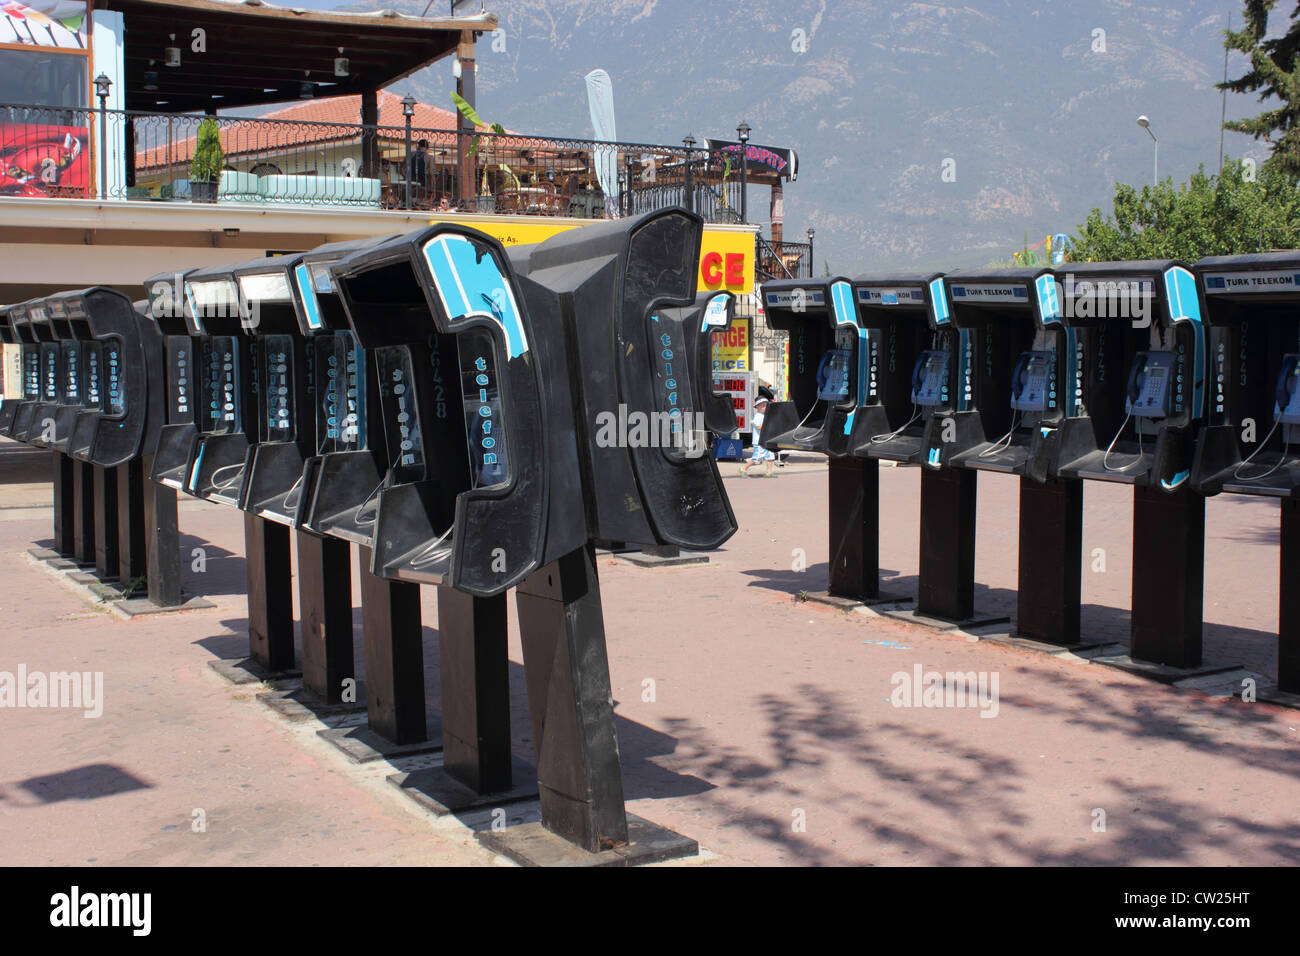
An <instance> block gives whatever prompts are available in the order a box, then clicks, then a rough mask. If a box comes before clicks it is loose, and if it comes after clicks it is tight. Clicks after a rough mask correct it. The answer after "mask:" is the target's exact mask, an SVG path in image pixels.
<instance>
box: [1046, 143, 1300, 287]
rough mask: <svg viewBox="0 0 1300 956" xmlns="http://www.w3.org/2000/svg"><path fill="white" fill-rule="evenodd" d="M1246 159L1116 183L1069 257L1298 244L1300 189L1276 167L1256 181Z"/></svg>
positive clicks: (1232, 251) (1164, 255)
mask: <svg viewBox="0 0 1300 956" xmlns="http://www.w3.org/2000/svg"><path fill="white" fill-rule="evenodd" d="M1252 178H1254V177H1252V176H1251V168H1250V166H1249V165H1247V164H1243V163H1240V162H1236V161H1233V160H1226V161H1225V162H1224V166H1223V172H1222V174H1220V175H1218V176H1214V175H1206V173H1205V167H1204V166H1203V165H1202V166H1201V167H1200V168H1199V169H1198V170H1197V172H1196V173H1195V174H1194V175H1193V176H1192V177H1191V179H1189V180H1188V181H1187V182H1186V183H1182V184H1181V185H1177V186H1176V185H1175V184H1174V181H1173V179H1172V178H1167V179H1165V180H1164V181H1162V182H1161V183H1159V184H1158V185H1156V186H1143V187H1142V189H1141V191H1140V192H1139V191H1138V190H1136V189H1134V188H1133V187H1132V186H1129V185H1126V184H1123V183H1119V184H1117V185H1116V186H1115V205H1114V211H1113V213H1111V214H1106V213H1103V212H1102V210H1101V209H1093V210H1092V212H1090V213H1089V214H1088V220H1087V222H1085V223H1084V224H1083V225H1081V226H1080V227H1079V236H1078V238H1077V239H1075V240H1074V250H1073V252H1072V254H1071V255H1070V259H1071V260H1072V261H1074V262H1084V261H1091V262H1112V261H1118V260H1125V259H1182V260H1184V261H1186V262H1195V261H1196V260H1197V259H1200V258H1201V257H1202V256H1214V255H1236V254H1241V253H1247V252H1259V251H1261V250H1266V249H1292V248H1296V247H1297V246H1298V245H1300V193H1297V191H1296V188H1295V186H1294V185H1293V184H1292V183H1291V180H1290V179H1289V178H1288V177H1287V175H1286V174H1285V173H1284V172H1283V171H1282V170H1281V169H1279V168H1277V167H1271V166H1269V165H1267V164H1266V165H1265V166H1264V167H1262V168H1261V169H1260V171H1259V175H1258V177H1257V178H1255V181H1252Z"/></svg>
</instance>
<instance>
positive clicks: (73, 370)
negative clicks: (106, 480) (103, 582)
mask: <svg viewBox="0 0 1300 956" xmlns="http://www.w3.org/2000/svg"><path fill="white" fill-rule="evenodd" d="M27 321H28V323H29V325H30V326H31V328H32V330H33V331H34V332H35V334H36V338H37V339H38V340H39V342H40V389H39V396H40V397H39V400H38V401H37V402H36V404H35V405H34V406H33V407H32V409H31V412H30V418H29V419H28V420H27V423H26V430H25V434H24V435H23V436H21V438H22V440H24V441H26V442H27V443H28V444H29V445H33V446H35V447H37V448H49V449H51V450H52V451H53V452H54V462H55V464H54V468H55V481H54V491H55V496H56V500H57V499H59V498H62V497H64V496H66V501H67V502H68V503H70V504H71V508H72V557H73V558H74V560H76V561H77V562H78V563H79V564H83V565H93V564H95V563H96V557H97V554H96V537H95V522H96V512H97V509H96V507H95V493H94V489H95V471H94V469H93V468H92V467H91V466H90V465H89V464H87V463H85V462H80V461H76V460H74V459H73V458H72V457H71V456H69V455H68V454H67V446H68V439H69V438H70V437H71V432H72V426H73V425H74V424H75V422H76V419H77V415H78V414H79V413H80V412H81V410H82V404H81V403H82V389H83V385H84V382H83V379H82V374H81V361H82V348H81V345H82V343H81V342H80V341H79V340H78V338H77V335H78V334H83V335H86V336H87V337H88V332H85V331H84V329H83V328H82V327H83V326H84V318H83V320H82V321H79V322H78V323H77V326H78V328H77V329H76V330H74V329H73V327H72V325H71V323H69V322H68V321H67V316H66V312H65V308H64V305H63V303H62V302H61V301H59V300H57V298H50V299H35V300H32V301H31V302H29V303H27ZM68 474H70V475H71V477H70V480H65V479H67V477H68ZM69 487H70V488H71V491H68V488H69ZM57 511H58V509H57V508H56V512H57ZM57 523H58V517H57V514H56V524H57ZM65 523H66V522H65ZM56 537H58V530H57V528H56Z"/></svg>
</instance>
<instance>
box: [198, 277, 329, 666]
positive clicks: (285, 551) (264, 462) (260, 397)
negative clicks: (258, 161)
mask: <svg viewBox="0 0 1300 956" xmlns="http://www.w3.org/2000/svg"><path fill="white" fill-rule="evenodd" d="M298 261H299V257H298V256H277V257H263V258H261V259H255V260H252V261H250V262H247V263H244V264H241V265H237V266H234V267H233V268H232V269H230V275H231V276H232V277H233V279H234V284H235V288H236V291H237V295H238V303H239V308H238V313H239V317H240V320H241V326H240V332H241V334H240V336H239V339H238V340H237V341H235V342H234V344H233V346H232V348H233V354H235V356H236V363H237V364H238V362H239V361H241V359H242V360H243V361H246V362H247V363H248V364H247V365H246V366H245V368H246V371H245V373H244V375H245V377H246V380H247V382H248V383H251V387H250V386H248V385H241V383H240V382H239V375H238V374H236V376H235V380H234V382H233V383H231V382H229V381H227V382H225V383H223V387H226V388H228V387H229V385H230V384H233V386H234V391H235V393H236V394H237V395H240V396H242V402H243V405H242V408H237V410H236V412H235V418H234V419H233V420H232V421H233V422H234V429H233V430H232V431H230V432H229V433H227V434H226V435H223V436H220V437H218V436H208V435H203V436H200V438H199V448H200V451H201V453H202V452H206V451H207V449H208V447H209V442H228V443H230V447H229V450H228V451H227V452H226V453H225V455H226V460H225V461H223V465H222V467H224V468H226V469H228V470H229V471H230V472H235V471H236V470H238V471H239V473H240V488H239V493H238V494H237V495H236V496H235V499H236V503H237V504H238V505H239V507H240V509H241V510H242V511H243V512H244V542H245V561H246V569H247V573H248V617H249V627H248V633H249V652H250V656H251V657H252V659H253V660H254V661H256V662H257V664H259V665H260V666H261V667H262V668H263V669H265V670H266V671H267V672H270V673H274V672H282V671H289V670H292V669H293V667H294V663H295V654H294V644H293V596H292V592H291V591H290V588H289V554H290V548H289V529H290V527H291V526H292V524H293V522H294V520H295V517H296V513H297V501H296V498H297V496H298V494H299V492H300V490H301V488H302V481H303V465H304V462H305V460H306V458H307V456H308V455H310V454H311V453H312V452H313V451H314V450H315V448H314V446H315V438H316V419H315V414H314V411H315V410H314V408H313V399H314V397H315V370H314V368H313V367H312V360H313V358H314V354H313V349H312V347H311V346H310V345H309V343H308V340H307V338H306V336H304V335H303V334H302V330H301V329H300V328H299V326H298V310H297V308H296V307H295V303H294V293H293V284H292V282H293V280H292V274H291V270H292V268H293V266H295V265H297V264H298ZM193 279H194V277H191V279H190V280H188V283H187V287H188V288H190V289H192V290H193V297H194V304H195V305H196V306H197V305H199V303H200V299H201V297H202V296H203V295H204V280H203V276H201V275H200V276H198V281H197V282H196V281H193ZM208 325H209V323H206V322H205V328H207V327H208ZM212 330H213V331H216V330H217V328H216V327H215V326H214V327H213V328H212ZM230 331H234V329H233V327H232V328H231V329H230ZM245 340H247V349H246V350H242V346H243V345H244V341H245ZM241 350H242V352H241ZM217 353H220V357H221V358H222V360H223V361H224V360H225V358H226V357H227V356H228V355H229V354H231V353H230V352H228V351H227V350H226V348H225V346H216V343H215V342H214V353H213V357H217ZM210 401H211V399H210ZM240 402H241V399H236V403H235V404H236V405H237V406H238V405H239V404H240ZM228 414H229V412H228ZM228 420H230V419H228ZM241 439H242V441H241ZM249 442H251V444H247V443H249ZM240 444H243V447H244V452H245V454H244V457H243V458H242V459H241V460H240V461H239V462H238V463H236V462H235V460H234V457H235V456H236V455H238V451H237V448H238V446H239V445H240ZM231 480H233V477H232V479H231ZM213 485H214V497H218V498H220V497H221V496H220V489H221V488H222V487H224V486H226V483H225V482H223V481H221V480H214V481H213ZM347 583H348V586H349V587H350V584H351V582H347ZM349 603H350V596H349Z"/></svg>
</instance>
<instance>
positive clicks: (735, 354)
mask: <svg viewBox="0 0 1300 956" xmlns="http://www.w3.org/2000/svg"><path fill="white" fill-rule="evenodd" d="M748 371H749V319H742V318H733V319H732V320H731V326H730V328H728V329H727V331H725V332H714V333H713V373H714V374H715V375H727V374H729V373H732V372H748Z"/></svg>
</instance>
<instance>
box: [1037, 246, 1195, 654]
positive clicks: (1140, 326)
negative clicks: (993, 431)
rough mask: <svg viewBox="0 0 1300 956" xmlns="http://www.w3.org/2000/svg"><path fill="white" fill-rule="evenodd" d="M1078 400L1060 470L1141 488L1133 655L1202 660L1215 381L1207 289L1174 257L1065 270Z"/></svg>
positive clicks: (1072, 383)
mask: <svg viewBox="0 0 1300 956" xmlns="http://www.w3.org/2000/svg"><path fill="white" fill-rule="evenodd" d="M1058 278H1060V279H1061V280H1062V282H1061V295H1062V302H1063V312H1064V322H1065V325H1066V326H1067V328H1071V329H1073V330H1074V334H1075V358H1074V361H1073V363H1072V366H1071V368H1070V372H1069V375H1068V377H1067V379H1066V384H1067V389H1068V388H1072V389H1073V390H1074V391H1075V410H1074V412H1073V414H1072V415H1071V416H1070V417H1069V418H1067V419H1066V421H1065V422H1064V423H1063V426H1062V437H1061V442H1060V450H1059V452H1058V455H1057V457H1058V461H1059V465H1058V467H1057V469H1056V471H1057V474H1058V475H1059V476H1061V477H1063V478H1084V479H1088V480H1092V481H1110V482H1117V483H1121V484H1129V485H1132V486H1133V488H1134V492H1133V495H1134V497H1133V596H1132V615H1131V635H1132V647H1131V657H1132V658H1134V659H1137V660H1142V661H1149V662H1156V663H1160V664H1167V665H1172V666H1177V667H1184V668H1187V667H1196V666H1198V665H1199V664H1200V662H1201V636H1202V627H1201V614H1202V590H1203V576H1204V554H1205V499H1204V498H1203V497H1202V495H1201V494H1199V493H1197V492H1195V491H1194V490H1193V487H1192V484H1191V482H1190V481H1189V478H1190V476H1191V472H1192V459H1193V453H1194V450H1195V445H1196V439H1197V434H1198V431H1199V429H1200V427H1201V425H1202V424H1203V422H1204V416H1205V412H1206V405H1207V401H1206V394H1207V389H1208V386H1209V385H1210V382H1209V375H1208V374H1207V358H1208V357H1207V351H1206V335H1205V328H1204V326H1203V324H1202V310H1201V298H1200V292H1199V289H1198V287H1197V283H1196V278H1195V276H1194V275H1193V273H1192V271H1191V270H1190V269H1189V268H1188V267H1187V266H1186V265H1184V264H1182V263H1180V262H1176V261H1169V260H1159V261H1134V262H1109V263H1108V262H1087V263H1070V264H1069V266H1068V268H1065V269H1062V270H1060V273H1059V274H1058Z"/></svg>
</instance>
